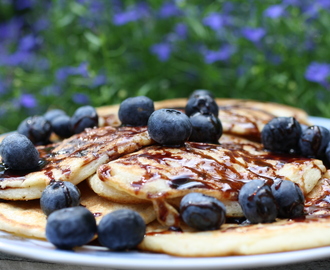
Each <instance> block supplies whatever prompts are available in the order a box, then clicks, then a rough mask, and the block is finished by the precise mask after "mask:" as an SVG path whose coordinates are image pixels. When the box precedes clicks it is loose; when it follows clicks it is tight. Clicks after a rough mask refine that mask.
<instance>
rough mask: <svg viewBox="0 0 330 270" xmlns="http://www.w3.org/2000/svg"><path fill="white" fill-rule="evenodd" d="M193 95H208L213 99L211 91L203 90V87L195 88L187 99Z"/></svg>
mask: <svg viewBox="0 0 330 270" xmlns="http://www.w3.org/2000/svg"><path fill="white" fill-rule="evenodd" d="M193 96H210V97H211V98H212V99H214V95H213V93H212V92H211V91H209V90H205V89H197V90H195V91H194V92H192V93H191V94H190V96H189V99H190V98H192V97H193Z"/></svg>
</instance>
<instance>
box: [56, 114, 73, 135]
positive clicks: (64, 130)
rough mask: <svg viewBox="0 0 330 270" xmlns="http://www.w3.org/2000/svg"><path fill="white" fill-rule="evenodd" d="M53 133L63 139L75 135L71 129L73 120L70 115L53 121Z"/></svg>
mask: <svg viewBox="0 0 330 270" xmlns="http://www.w3.org/2000/svg"><path fill="white" fill-rule="evenodd" d="M52 127H53V131H54V133H55V134H56V135H58V136H60V137H62V138H68V137H70V136H71V135H73V132H72V129H71V118H70V117H69V116H68V115H60V116H58V117H56V118H55V119H53V121H52Z"/></svg>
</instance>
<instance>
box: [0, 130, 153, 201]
mask: <svg viewBox="0 0 330 270" xmlns="http://www.w3.org/2000/svg"><path fill="white" fill-rule="evenodd" d="M150 144H153V141H152V140H151V139H150V137H149V134H148V132H147V129H146V127H139V128H134V127H121V128H113V127H101V128H93V129H86V130H85V132H83V133H80V134H77V135H74V136H72V137H70V138H68V139H66V140H63V141H62V142H61V143H59V144H55V145H47V146H41V147H38V150H39V152H40V155H41V158H42V160H43V162H44V164H45V165H44V167H43V168H42V169H41V170H39V171H36V172H30V173H27V172H17V171H15V172H11V171H9V170H5V169H4V168H3V169H2V170H1V171H0V198H1V199H6V200H31V199H37V198H40V196H41V193H42V191H43V189H44V188H45V187H46V185H47V184H48V183H49V182H50V180H52V179H55V180H63V181H70V182H72V183H73V184H78V183H80V182H81V181H83V180H85V179H86V178H88V177H89V176H91V175H92V174H94V173H95V171H96V170H97V168H98V167H99V166H100V165H101V164H104V163H106V162H108V161H110V160H113V159H116V158H118V157H120V156H121V155H124V154H127V153H130V152H134V151H135V150H137V149H140V148H141V147H143V146H146V145H150ZM0 169H1V168H0Z"/></svg>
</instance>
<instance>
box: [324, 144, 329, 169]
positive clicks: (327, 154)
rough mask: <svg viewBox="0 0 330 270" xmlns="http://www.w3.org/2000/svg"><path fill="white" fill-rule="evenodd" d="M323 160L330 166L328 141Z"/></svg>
mask: <svg viewBox="0 0 330 270" xmlns="http://www.w3.org/2000/svg"><path fill="white" fill-rule="evenodd" d="M325 161H326V162H327V163H328V167H329V166H330V142H329V143H328V146H327V148H326V149H325Z"/></svg>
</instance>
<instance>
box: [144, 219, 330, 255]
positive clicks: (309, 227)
mask: <svg viewBox="0 0 330 270" xmlns="http://www.w3.org/2000/svg"><path fill="white" fill-rule="evenodd" d="M156 228H157V226H156V225H155V224H153V227H152V228H150V230H149V233H147V235H146V236H145V238H144V240H143V242H142V243H141V244H140V245H139V248H140V249H141V250H145V251H148V252H159V253H167V254H170V255H173V256H183V257H212V256H230V255H252V254H264V253H274V252H285V251H292V250H301V249H308V248H316V247H323V246H328V245H330V218H329V217H323V218H316V217H311V218H309V217H307V218H306V219H305V220H304V221H299V220H298V221H296V220H278V221H276V222H274V223H267V224H254V225H235V224H226V225H224V226H222V227H221V229H220V230H216V231H205V232H187V231H184V232H173V231H168V230H165V231H161V228H162V226H159V227H158V228H159V230H160V231H157V230H156Z"/></svg>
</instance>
